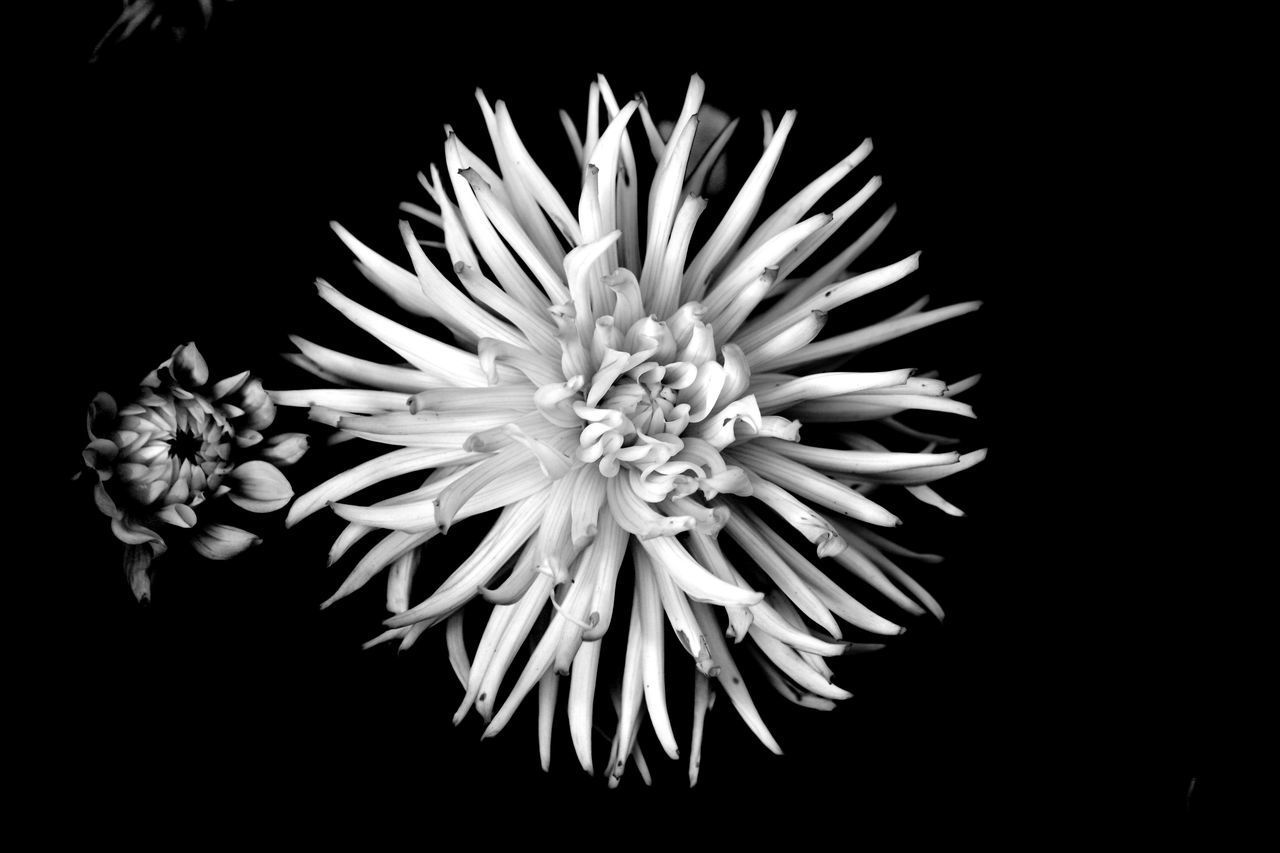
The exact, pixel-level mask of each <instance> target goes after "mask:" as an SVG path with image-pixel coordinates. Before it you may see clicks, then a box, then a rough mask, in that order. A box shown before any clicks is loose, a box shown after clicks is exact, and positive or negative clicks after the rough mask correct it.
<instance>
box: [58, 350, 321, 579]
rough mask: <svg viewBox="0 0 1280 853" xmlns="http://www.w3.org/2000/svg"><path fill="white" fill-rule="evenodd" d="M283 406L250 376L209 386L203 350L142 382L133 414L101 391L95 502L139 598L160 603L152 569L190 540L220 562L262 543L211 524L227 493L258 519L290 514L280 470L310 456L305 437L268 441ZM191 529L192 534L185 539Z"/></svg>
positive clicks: (93, 434)
mask: <svg viewBox="0 0 1280 853" xmlns="http://www.w3.org/2000/svg"><path fill="white" fill-rule="evenodd" d="M275 417H276V405H275V403H274V402H272V400H271V398H270V396H269V395H268V394H267V392H266V390H265V389H264V388H263V387H262V382H261V380H259V379H257V378H255V377H253V376H251V375H250V373H249V372H248V371H245V372H243V373H239V374H236V375H235V376H232V377H229V378H227V379H223V380H221V381H219V382H215V383H210V382H209V368H208V365H206V363H205V360H204V357H203V356H202V355H201V354H200V351H199V349H197V348H196V345H195V344H193V343H188V344H184V345H182V346H180V347H178V348H177V349H175V350H174V351H173V355H172V356H171V357H170V358H169V359H167V360H166V361H165V362H164V363H162V364H161V365H160V366H159V367H157V368H156V369H155V370H153V371H152V372H151V373H150V374H149V375H148V376H147V377H146V378H145V379H143V380H142V383H141V386H140V388H139V391H138V395H137V396H136V397H135V398H134V399H133V401H132V402H130V403H129V404H128V405H126V406H125V407H124V408H118V407H117V405H116V401H115V399H114V398H113V397H112V396H111V395H110V394H106V393H100V394H98V395H97V397H95V398H94V400H93V402H92V403H91V404H90V406H89V416H88V430H89V444H88V446H86V447H85V449H84V453H83V456H84V461H85V464H86V465H88V466H89V467H90V468H92V469H94V471H95V472H96V474H97V477H98V482H97V485H96V486H95V488H94V498H95V501H96V503H97V506H98V509H99V510H101V511H102V513H103V514H104V515H106V516H107V517H109V518H110V519H111V530H112V532H113V533H115V535H116V538H118V539H119V540H120V541H121V542H123V543H125V558H124V564H125V571H126V574H127V576H128V578H129V583H130V586H131V587H132V589H133V592H134V595H135V596H136V597H137V598H138V600H140V601H141V600H142V599H144V598H149V597H150V595H151V562H152V560H153V559H155V558H156V557H158V556H160V555H161V554H163V553H164V552H165V551H166V550H167V548H168V544H167V539H168V538H172V535H180V536H182V538H183V539H184V541H186V542H188V543H189V544H190V545H191V547H192V548H194V549H195V551H196V552H197V553H198V554H200V555H201V556H203V557H207V558H209V559H211V560H226V559H229V558H231V557H234V556H236V555H237V554H239V553H241V552H242V551H244V550H245V549H246V548H248V547H249V546H250V545H253V544H255V543H256V542H258V541H259V539H258V537H257V536H255V535H253V534H252V533H249V532H248V531H246V530H242V529H240V528H239V527H235V526H232V525H228V524H223V523H204V522H203V515H204V507H205V505H206V502H208V501H211V500H213V499H216V498H219V497H222V496H223V495H226V496H227V498H228V499H229V500H230V502H231V503H232V504H234V505H236V506H238V507H240V508H241V509H244V510H247V511H249V512H255V513H263V512H273V511H275V510H278V509H281V508H283V507H284V506H285V504H287V503H288V502H289V500H290V498H292V497H293V489H292V488H291V487H290V486H289V481H288V480H287V479H286V478H285V476H284V474H283V473H281V471H280V469H279V467H278V466H287V465H291V464H293V463H294V462H296V461H297V460H298V459H299V458H300V457H301V456H302V454H303V453H304V452H305V451H306V447H307V437H306V435H305V434H304V433H283V434H280V435H276V436H273V437H271V438H270V439H266V440H264V438H263V431H264V430H266V429H268V428H269V427H270V426H271V424H272V423H273V422H274V421H275ZM179 531H182V532H183V533H185V535H183V534H182V533H179Z"/></svg>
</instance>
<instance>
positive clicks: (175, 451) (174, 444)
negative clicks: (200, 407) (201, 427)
mask: <svg viewBox="0 0 1280 853" xmlns="http://www.w3.org/2000/svg"><path fill="white" fill-rule="evenodd" d="M203 448H204V436H199V435H196V434H195V433H193V432H190V431H189V430H185V429H180V430H178V432H177V434H175V435H174V437H173V438H171V439H169V455H170V456H171V457H173V458H174V459H177V460H179V461H180V462H195V461H196V458H197V457H199V456H200V451H201V450H202V449H203Z"/></svg>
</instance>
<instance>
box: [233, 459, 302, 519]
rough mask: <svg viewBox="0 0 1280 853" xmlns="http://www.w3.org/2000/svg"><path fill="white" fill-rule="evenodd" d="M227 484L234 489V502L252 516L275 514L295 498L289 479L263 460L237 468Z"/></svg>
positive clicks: (255, 460) (256, 460)
mask: <svg viewBox="0 0 1280 853" xmlns="http://www.w3.org/2000/svg"><path fill="white" fill-rule="evenodd" d="M223 482H224V483H226V484H227V485H228V486H230V487H231V494H230V495H229V497H230V498H231V502H232V503H234V504H235V505H236V506H238V507H240V508H241V509H247V510H248V511H249V512H274V511H275V510H278V509H280V508H281V507H283V506H284V505H285V504H287V503H288V502H289V499H290V498H292V497H293V487H292V486H290V485H289V480H288V478H287V477H285V475H284V474H282V473H280V469H279V468H277V467H276V466H274V465H272V464H271V463H270V462H266V461H264V460H261V459H254V460H253V461H251V462H245V463H244V464H243V465H237V466H236V467H235V469H234V470H233V471H232V472H231V473H230V474H228V475H227V477H226V479H225V480H224V481H223Z"/></svg>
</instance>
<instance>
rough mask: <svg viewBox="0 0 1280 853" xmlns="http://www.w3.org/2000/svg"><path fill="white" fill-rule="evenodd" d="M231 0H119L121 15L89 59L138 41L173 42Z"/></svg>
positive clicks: (202, 26)
mask: <svg viewBox="0 0 1280 853" xmlns="http://www.w3.org/2000/svg"><path fill="white" fill-rule="evenodd" d="M231 2H234V0H122V6H123V8H122V9H121V11H120V17H118V18H116V21H115V23H114V24H112V25H111V27H110V28H109V29H108V30H107V31H106V33H104V34H103V36H102V38H101V39H99V40H98V43H97V44H96V45H95V46H94V48H93V53H92V54H90V56H89V62H91V63H94V62H98V61H99V60H101V59H103V58H106V57H110V56H112V55H113V54H115V53H117V52H119V51H121V50H124V49H126V48H128V47H130V46H131V45H133V44H135V43H139V42H151V43H153V44H155V43H161V44H165V45H175V44H180V43H181V42H183V41H184V40H185V39H186V38H187V37H188V36H189V35H190V34H191V33H193V32H203V31H204V30H205V29H207V28H208V26H209V21H210V20H211V19H212V18H213V12H214V9H215V8H217V7H218V6H222V5H226V4H228V3H231Z"/></svg>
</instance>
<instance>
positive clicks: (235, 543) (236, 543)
mask: <svg viewBox="0 0 1280 853" xmlns="http://www.w3.org/2000/svg"><path fill="white" fill-rule="evenodd" d="M261 541H262V539H261V538H259V537H257V536H254V535H253V534H252V533H250V532H249V531H247V530H242V529H240V528H239V527H233V526H231V525H230V524H209V525H206V526H204V527H202V528H201V529H200V531H199V532H198V533H197V534H196V535H195V538H193V539H192V540H191V547H192V548H194V549H195V552H196V553H197V554H199V555H200V556H201V557H204V558H205V559H207V560H230V559H231V558H232V557H235V556H237V555H239V554H242V553H244V552H245V551H247V550H248V549H249V548H250V547H251V546H253V545H257V544H258V543H260V542H261Z"/></svg>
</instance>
